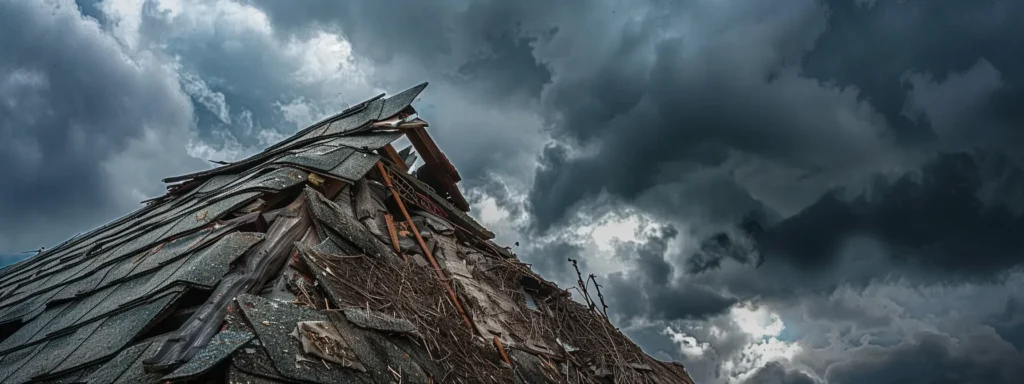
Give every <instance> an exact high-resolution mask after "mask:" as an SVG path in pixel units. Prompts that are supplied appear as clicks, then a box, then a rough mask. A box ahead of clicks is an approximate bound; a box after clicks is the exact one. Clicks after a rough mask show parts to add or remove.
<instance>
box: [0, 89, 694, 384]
mask: <svg viewBox="0 0 1024 384" xmlns="http://www.w3.org/2000/svg"><path fill="white" fill-rule="evenodd" d="M425 87H426V83H424V84H421V85H418V86H416V87H413V88H411V89H409V90H406V91H404V92H401V93H399V94H396V95H394V96H391V97H385V96H384V95H380V96H377V97H374V98H372V99H370V100H367V101H365V102H363V103H360V104H358V105H356V106H353V107H351V108H349V109H347V110H345V111H343V112H341V113H339V114H337V115H334V116H331V117H330V118H327V119H325V120H323V121H320V122H318V123H316V124H313V125H312V126H310V127H308V128H306V129H303V130H302V131H299V132H298V133H296V134H295V135H294V136H292V137H290V138H288V139H286V140H284V141H282V142H280V143H277V144H275V145H273V146H271V147H270V148H267V149H266V150H264V151H263V152H260V153H258V154H256V155H253V156H251V157H249V158H247V159H244V160H241V161H237V162H234V163H228V164H224V165H223V166H220V167H217V168H214V169H210V170H206V171H201V172H196V173H191V174H187V175H181V176H175V177H169V178H166V179H164V181H165V182H167V183H168V186H167V193H166V194H165V195H163V196H160V197H156V198H153V199H150V200H147V201H145V202H144V203H145V206H144V207H142V208H141V209H139V210H138V211H136V212H133V213H131V214H129V215H127V216H124V217H122V218H120V219H118V220H115V221H113V222H111V223H109V224H106V225H104V226H102V227H100V228H96V229H95V230H93V231H90V232H88V233H85V234H82V235H79V236H76V237H75V238H73V239H70V240H68V241H66V242H64V243H62V244H59V245H58V246H56V247H54V248H52V249H48V250H45V251H42V252H40V253H39V254H37V255H35V256H33V257H32V258H30V259H27V260H25V261H23V262H21V263H18V264H15V265H12V266H8V267H6V268H3V269H0V382H4V383H25V382H61V383H122V382H130V383H133V384H135V383H166V382H172V383H173V382H188V381H201V382H227V381H231V382H259V383H299V382H301V383H448V382H452V383H479V382H494V383H509V382H518V383H561V382H574V383H575V382H582V383H605V382H608V383H610V382H623V383H630V382H636V383H692V380H691V379H690V378H689V375H688V374H687V373H686V370H685V369H684V368H683V367H682V366H681V365H680V364H678V363H674V362H663V361H658V360H655V359H653V358H651V357H650V356H648V355H646V354H644V353H643V352H642V351H641V350H640V349H639V348H638V347H637V346H636V345H635V344H634V343H632V342H631V341H630V340H629V339H628V338H626V337H625V336H624V335H623V334H622V333H621V332H619V331H618V329H616V328H615V327H614V326H612V325H611V323H610V322H609V321H608V319H607V318H606V316H605V315H604V314H603V313H602V310H603V308H599V307H598V306H597V305H595V303H593V302H592V301H591V295H589V294H587V295H585V297H583V298H581V300H582V301H584V303H581V302H578V301H576V300H573V299H572V297H571V295H570V293H569V291H568V290H563V289H561V288H559V287H557V286H555V285H554V284H553V283H551V282H548V281H546V280H544V279H543V278H541V277H540V276H538V275H537V274H536V273H534V272H533V271H532V270H531V269H530V267H529V266H528V265H526V264H523V263H521V262H520V261H519V260H518V259H517V258H516V256H515V255H514V254H513V253H511V252H510V251H509V250H508V248H504V247H501V246H499V245H497V244H495V243H494V242H493V241H492V239H493V238H494V234H493V233H491V232H490V231H488V230H487V229H486V228H484V227H483V226H481V225H480V224H479V223H478V222H476V221H475V220H474V219H473V218H472V217H471V216H470V215H469V214H468V211H469V204H468V202H467V201H466V199H465V197H464V196H463V194H462V192H461V190H460V189H459V187H458V185H457V184H458V182H459V181H460V180H461V176H459V174H458V171H457V170H456V169H455V167H454V166H453V165H452V164H451V162H450V161H449V160H448V158H447V156H445V154H444V153H443V152H442V151H441V150H440V149H439V148H438V147H437V145H436V144H435V143H434V141H433V140H432V139H431V137H430V136H429V135H428V134H427V130H426V128H427V127H428V124H427V122H426V121H424V120H422V119H420V118H419V117H418V115H417V114H416V111H415V109H414V108H413V107H412V106H411V103H412V101H413V100H415V99H416V97H417V96H418V95H419V94H420V92H422V91H423V89H424V88H425ZM402 137H405V138H407V139H408V141H409V142H410V143H411V144H412V145H411V147H409V148H405V149H402V150H396V149H395V148H394V147H393V146H392V144H391V143H392V142H394V141H396V140H398V139H399V138H402ZM417 159H419V160H420V161H421V162H422V165H421V166H419V167H418V168H416V169H412V166H413V165H414V164H416V163H417ZM581 280H582V278H581ZM584 292H585V287H584ZM595 296H600V293H599V292H598V293H597V295H595ZM602 300H603V298H602ZM601 304H602V306H603V302H602V303H601Z"/></svg>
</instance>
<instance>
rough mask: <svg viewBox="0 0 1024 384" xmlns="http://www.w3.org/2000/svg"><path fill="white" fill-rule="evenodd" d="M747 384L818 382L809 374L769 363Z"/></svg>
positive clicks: (815, 383) (807, 383)
mask: <svg viewBox="0 0 1024 384" xmlns="http://www.w3.org/2000/svg"><path fill="white" fill-rule="evenodd" d="M744 383H746V384H817V381H816V380H814V379H813V378H811V377H810V376H807V374H805V373H803V372H800V371H796V370H791V369H786V367H784V366H782V364H780V363H779V362H777V361H773V362H769V363H768V364H765V366H764V367H762V368H761V369H759V370H757V372H756V373H754V375H753V376H751V377H750V378H749V379H747V381H745V382H744Z"/></svg>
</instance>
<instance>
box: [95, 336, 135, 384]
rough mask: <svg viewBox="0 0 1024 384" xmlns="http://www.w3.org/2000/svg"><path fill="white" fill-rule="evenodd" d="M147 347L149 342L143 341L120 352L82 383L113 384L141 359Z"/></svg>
mask: <svg viewBox="0 0 1024 384" xmlns="http://www.w3.org/2000/svg"><path fill="white" fill-rule="evenodd" d="M149 345H150V342H148V341H145V342H141V343H138V344H135V345H132V346H131V347H128V348H125V349H123V350H121V352H120V353H118V354H117V356H114V358H113V359H110V361H107V362H106V363H104V364H103V365H101V366H100V367H99V369H97V370H95V371H93V372H92V374H90V375H89V376H87V377H86V378H85V380H84V381H85V382H87V383H89V384H107V383H113V382H114V381H115V380H117V378H118V377H120V376H121V374H122V373H124V371H125V370H127V369H128V367H129V366H131V365H132V364H133V363H135V361H136V360H139V359H140V358H141V357H142V353H143V352H145V351H146V349H147V348H149Z"/></svg>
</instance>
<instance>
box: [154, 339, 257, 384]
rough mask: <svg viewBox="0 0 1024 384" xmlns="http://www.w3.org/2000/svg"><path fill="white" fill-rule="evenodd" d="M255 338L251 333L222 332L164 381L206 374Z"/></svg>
mask: <svg viewBox="0 0 1024 384" xmlns="http://www.w3.org/2000/svg"><path fill="white" fill-rule="evenodd" d="M253 337H255V335H253V334H252V333H249V332H239V331H221V332H220V333H218V334H216V335H214V336H213V338H212V339H210V342H209V343H208V344H206V346H205V347H203V349H201V350H199V352H198V353H197V354H196V355H195V356H193V357H192V358H191V359H189V361H188V362H187V363H185V364H184V365H182V366H180V367H178V368H177V369H175V370H174V372H171V373H170V374H169V375H167V376H164V377H163V380H173V381H177V380H180V379H185V378H189V377H193V376H198V375H201V374H203V373H206V372H208V371H209V370H210V369H212V368H213V367H214V366H215V365H217V364H218V363H220V362H221V361H223V360H224V359H227V358H228V357H229V356H230V355H231V353H233V352H235V351H236V350H237V349H238V348H240V347H241V346H243V345H245V343H247V342H249V340H252V338H253Z"/></svg>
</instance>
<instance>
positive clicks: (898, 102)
mask: <svg viewBox="0 0 1024 384" xmlns="http://www.w3.org/2000/svg"><path fill="white" fill-rule="evenodd" d="M736 6H737V7H738V8H742V9H744V12H737V13H736V14H735V15H732V18H730V19H727V20H723V22H724V21H728V22H729V23H730V24H728V25H730V28H734V30H732V31H719V30H713V29H712V30H710V31H704V29H702V27H704V26H703V25H699V24H700V21H696V22H692V24H697V25H699V26H697V27H693V26H691V28H692V29H699V30H702V31H704V33H703V34H702V35H701V36H702V37H703V38H704V39H702V40H700V41H694V40H692V39H687V38H686V37H685V36H687V34H686V33H685V32H678V34H681V35H682V36H684V37H672V32H673V29H672V28H667V30H666V28H655V27H649V26H650V25H657V23H658V20H657V19H656V18H651V19H650V20H645V22H644V23H643V25H645V26H647V27H645V28H638V29H634V30H630V31H629V32H633V33H632V34H628V33H627V34H625V35H626V36H627V37H626V38H623V39H624V41H628V44H627V46H628V47H629V48H631V49H619V50H617V51H614V54H609V55H608V57H607V60H605V61H602V63H601V64H600V66H599V69H597V70H593V71H590V72H588V71H579V73H574V74H571V75H565V76H556V77H555V81H554V82H553V84H552V85H551V86H550V87H549V89H548V90H547V91H546V98H545V100H546V103H545V105H546V106H547V107H548V108H549V109H548V112H549V113H550V114H551V115H552V116H553V128H554V129H555V132H556V133H558V134H561V136H562V137H564V138H565V139H566V140H567V141H569V142H571V143H573V142H574V143H579V144H581V145H584V146H587V147H588V148H591V149H589V150H588V151H587V152H586V153H581V154H579V155H577V156H568V155H567V154H566V153H567V151H565V150H552V151H549V152H548V153H547V154H546V156H544V157H543V158H542V167H541V168H540V169H539V170H538V177H537V179H536V182H535V185H534V190H533V191H532V194H531V200H530V201H531V203H532V204H533V207H534V208H533V211H534V213H535V214H536V215H537V218H538V224H539V225H540V227H541V228H544V227H545V225H546V224H549V223H553V222H555V221H557V220H558V219H559V218H561V217H562V215H563V214H564V212H565V210H566V209H568V208H565V207H572V206H573V204H574V203H575V202H577V201H580V200H586V199H589V198H593V197H594V196H596V195H597V194H599V193H601V192H607V193H611V194H613V195H617V196H621V197H623V198H625V199H626V200H627V201H634V200H638V199H640V200H642V199H641V197H642V196H644V194H645V192H647V191H650V190H652V189H657V188H658V187H659V186H660V185H663V184H668V183H674V182H678V180H680V179H682V180H687V181H690V182H698V181H699V180H690V178H689V177H688V176H689V174H691V173H695V172H696V171H697V170H701V169H705V168H708V167H712V168H714V167H719V168H721V167H725V168H730V169H733V168H735V167H736V166H737V165H736V164H734V163H733V162H730V161H728V160H729V159H734V158H736V157H737V156H739V155H738V154H740V155H742V156H741V157H748V158H752V161H754V162H757V163H761V164H773V165H774V166H775V167H777V168H782V169H784V170H787V172H778V169H776V170H775V171H773V169H772V168H765V169H764V171H763V172H761V173H760V175H757V176H754V177H751V176H744V175H742V174H738V173H737V174H731V175H730V177H733V178H735V179H737V181H739V182H740V183H741V184H742V185H743V186H744V187H745V188H752V189H756V190H757V191H756V192H758V193H757V194H758V199H761V200H762V201H765V202H767V203H769V205H772V206H777V207H779V208H783V210H784V211H792V210H793V209H794V208H795V209H799V208H800V207H801V206H802V205H806V204H808V203H810V202H813V201H814V200H815V196H814V195H815V194H820V193H821V192H824V191H825V190H827V189H828V188H827V187H824V186H827V185H837V184H838V185H843V184H848V183H852V184H855V183H857V180H856V179H857V178H866V177H867V175H869V174H870V173H872V172H875V171H879V172H882V171H888V170H889V169H900V168H906V167H910V168H912V167H913V166H912V164H913V163H915V162H916V161H914V160H912V158H917V157H920V156H927V150H925V148H941V149H945V150H961V149H965V148H967V147H968V146H981V147H983V148H1002V149H1007V148H1010V149H1014V148H1018V147H1019V146H1020V145H1021V143H1022V142H1024V140H1021V139H1022V137H1021V133H1020V130H1019V129H1018V127H1019V125H1020V123H1021V122H1024V119H1021V118H1022V117H1024V114H1021V113H1019V112H1018V110H1019V108H1008V106H1010V105H1017V104H1020V100H1024V92H1021V91H1020V89H1021V88H1020V87H1019V86H1014V85H1015V84H1020V83H1021V81H1022V80H1021V78H1022V76H1024V73H1019V72H1020V68H1024V65H1021V64H1022V63H1021V62H1022V60H1024V55H1021V54H1020V53H1019V52H1017V51H1018V50H1014V49H1006V47H1013V46H1017V45H1019V43H1020V41H1019V40H1020V39H1021V38H1020V37H1019V36H1022V35H1024V33H1022V32H1021V31H1020V30H1019V29H1020V27H1019V26H1017V24H1016V23H1014V22H1013V21H1012V20H1014V18H1013V17H1009V16H1008V15H1013V14H1020V13H1021V12H1024V8H1022V7H1021V5H1020V4H1018V3H1016V2H998V1H997V2H990V3H984V2H978V3H967V2H955V1H935V2H927V1H900V2H896V1H880V2H877V3H876V4H875V5H874V6H873V7H866V6H863V5H861V6H858V5H857V4H856V2H854V1H829V2H824V3H821V4H817V3H811V2H806V3H804V2H790V3H787V4H786V6H785V7H774V8H773V9H771V10H764V12H761V11H760V10H757V9H756V8H757V7H759V5H751V4H743V5H742V6H739V5H736ZM765 7H767V5H766V6H765ZM681 8H684V9H682V10H681V11H680V12H682V13H691V14H695V15H698V16H697V17H700V16H706V17H707V18H708V19H709V20H716V18H715V17H716V16H717V15H716V14H715V13H714V12H713V11H711V10H704V9H700V8H699V7H697V6H693V7H690V8H686V7H681ZM702 12H703V13H706V14H703V13H702ZM737 15H758V22H756V23H755V22H753V21H750V22H749V23H748V21H747V20H745V19H743V18H742V17H743V16H737ZM762 16H763V17H762ZM967 20H970V21H967ZM748 25H755V26H756V27H749V26H748ZM854 31H868V36H873V37H872V38H865V37H864V35H863V34H861V33H857V32H854ZM732 34H736V35H741V34H742V35H743V36H744V38H743V39H739V38H735V39H733V38H732ZM666 36H668V37H666ZM878 41H887V44H877V43H876V42H878ZM977 41H982V43H976V42H977ZM638 47H641V48H638ZM876 47H877V49H876ZM644 48H646V49H644ZM606 51H608V50H606ZM601 52H605V51H601ZM552 67H555V68H557V67H558V66H557V65H552ZM559 75H562V74H559ZM666 168H669V169H670V170H666ZM596 170H600V172H596ZM751 184H757V185H751ZM772 184H780V185H783V186H785V187H772ZM823 187H824V188H823ZM804 190H808V191H804ZM798 197H800V198H798ZM731 202H743V200H742V199H740V200H735V199H732V198H725V197H719V196H707V197H705V199H704V200H703V201H701V203H702V204H716V203H717V204H729V203H731ZM654 210H656V209H654ZM740 213H742V211H740ZM734 214H735V213H734Z"/></svg>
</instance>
